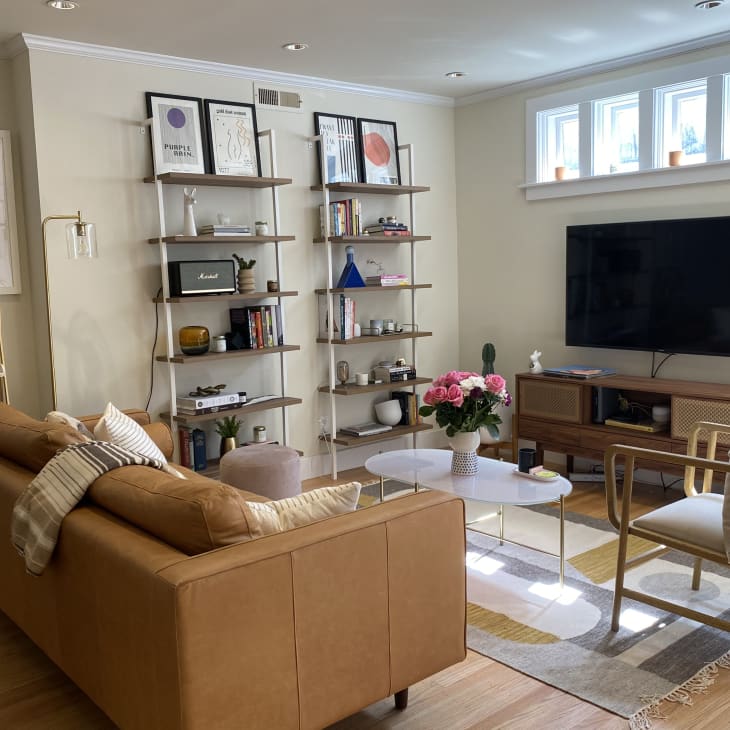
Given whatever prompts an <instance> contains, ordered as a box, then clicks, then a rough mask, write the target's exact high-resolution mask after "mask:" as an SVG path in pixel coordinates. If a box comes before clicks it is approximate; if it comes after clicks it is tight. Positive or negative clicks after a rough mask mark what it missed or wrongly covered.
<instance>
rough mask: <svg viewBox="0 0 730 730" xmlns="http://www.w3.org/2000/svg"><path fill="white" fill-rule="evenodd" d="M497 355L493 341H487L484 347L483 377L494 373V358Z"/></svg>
mask: <svg viewBox="0 0 730 730" xmlns="http://www.w3.org/2000/svg"><path fill="white" fill-rule="evenodd" d="M496 357H497V353H496V351H495V349H494V345H493V344H492V343H491V342H487V343H486V344H485V345H484V347H482V363H483V365H482V377H484V376H485V375H493V374H494V360H495V358H496Z"/></svg>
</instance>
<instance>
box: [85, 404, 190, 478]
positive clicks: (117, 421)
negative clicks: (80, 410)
mask: <svg viewBox="0 0 730 730" xmlns="http://www.w3.org/2000/svg"><path fill="white" fill-rule="evenodd" d="M94 437H95V438H96V439H97V440H98V441H108V442H110V443H112V444H116V445H117V446H121V447H123V448H125V449H129V451H133V452H134V453H135V454H141V455H142V456H146V457H147V458H149V459H157V460H158V461H161V462H162V463H163V464H164V465H165V471H166V472H167V473H168V474H172V475H173V476H176V477H179V478H180V479H185V477H184V476H183V475H182V474H181V473H180V472H179V471H178V470H177V469H174V468H173V467H171V466H170V465H169V464H168V463H167V459H166V458H165V455H164V454H163V453H162V451H160V449H159V447H158V446H157V444H156V443H155V442H154V441H153V440H152V439H151V438H150V437H149V436H148V435H147V434H146V433H145V431H144V429H143V428H142V426H140V425H139V424H138V423H137V422H136V421H134V420H133V419H131V418H130V417H129V416H127V415H126V414H124V413H122V412H121V411H120V410H119V409H118V408H117V407H116V406H115V405H114V404H113V403H111V402H110V403H107V404H106V408H105V409H104V413H103V415H102V417H101V418H100V419H99V422H98V423H97V424H96V426H94Z"/></svg>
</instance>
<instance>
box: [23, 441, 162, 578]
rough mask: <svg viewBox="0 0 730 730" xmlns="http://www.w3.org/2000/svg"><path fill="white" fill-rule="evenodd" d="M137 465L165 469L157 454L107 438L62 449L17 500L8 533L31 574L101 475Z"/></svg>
mask: <svg viewBox="0 0 730 730" xmlns="http://www.w3.org/2000/svg"><path fill="white" fill-rule="evenodd" d="M130 464H139V465H141V466H152V467H154V468H155V469H163V468H164V466H165V465H164V464H163V462H161V461H158V460H157V459H149V458H148V457H146V456H141V455H140V454H135V453H134V452H133V451H128V450H127V449H124V448H122V447H120V446H115V445H114V444H111V443H108V442H106V441H92V442H90V443H84V444H73V445H72V446H67V447H66V448H65V449H63V451H59V452H58V453H57V454H56V455H55V456H54V457H53V458H52V459H51V460H50V461H49V462H48V463H47V464H46V465H45V466H44V467H43V469H41V471H40V472H38V475H37V476H36V477H35V479H33V481H32V482H31V483H30V484H29V485H28V486H27V487H26V488H25V490H24V491H23V493H22V494H21V495H20V496H19V497H18V499H17V500H16V501H15V506H14V507H13V516H12V520H11V523H10V533H11V539H12V542H13V545H14V546H15V549H16V550H17V551H18V552H19V553H20V554H21V555H22V556H23V558H24V559H25V568H26V570H27V571H28V573H30V574H31V575H40V574H41V573H42V572H43V570H44V569H45V567H46V566H47V565H48V563H49V561H50V559H51V556H52V554H53V549H54V548H55V547H56V541H57V539H58V532H59V530H60V529H61V522H62V521H63V518H64V517H65V516H66V515H67V514H68V513H69V512H70V511H71V510H72V509H73V508H74V507H75V506H76V505H77V504H78V503H79V502H80V501H81V499H82V498H83V496H84V494H86V490H87V489H88V488H89V486H90V485H91V484H92V483H93V482H94V481H95V480H96V479H97V478H98V477H100V476H101V475H102V474H105V473H106V472H108V471H111V470H112V469H117V468H119V467H120V466H128V465H130Z"/></svg>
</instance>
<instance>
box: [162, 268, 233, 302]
mask: <svg viewBox="0 0 730 730" xmlns="http://www.w3.org/2000/svg"><path fill="white" fill-rule="evenodd" d="M167 269H168V273H169V278H170V296H173V297H185V296H193V295H196V294H235V292H236V272H235V265H234V263H233V261H232V260H231V261H227V260H223V261H169V262H168V264H167Z"/></svg>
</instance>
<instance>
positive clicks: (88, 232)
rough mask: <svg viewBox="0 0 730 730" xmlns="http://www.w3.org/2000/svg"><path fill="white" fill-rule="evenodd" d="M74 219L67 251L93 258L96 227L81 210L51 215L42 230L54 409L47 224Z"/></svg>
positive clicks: (72, 255)
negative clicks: (85, 218)
mask: <svg viewBox="0 0 730 730" xmlns="http://www.w3.org/2000/svg"><path fill="white" fill-rule="evenodd" d="M54 220H67V221H74V223H69V224H68V225H67V226H66V251H67V254H68V257H69V258H70V259H92V258H96V257H97V256H98V253H97V247H96V227H95V226H94V224H93V223H88V222H87V221H85V220H84V219H83V218H82V217H81V211H80V210H79V211H77V213H76V215H49V216H46V217H45V218H44V219H43V223H42V224H41V231H42V233H43V269H44V273H45V278H46V313H47V315H48V351H49V353H50V356H51V396H52V398H53V410H54V411H55V410H56V407H57V405H58V402H57V397H56V396H57V394H56V364H55V360H54V356H53V325H52V324H51V293H50V286H49V279H48V244H47V239H46V224H47V223H48V221H54Z"/></svg>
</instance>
